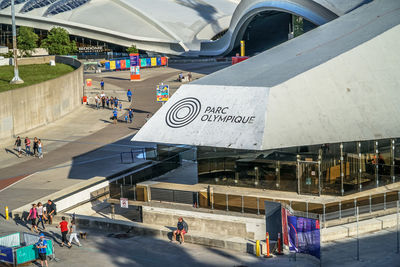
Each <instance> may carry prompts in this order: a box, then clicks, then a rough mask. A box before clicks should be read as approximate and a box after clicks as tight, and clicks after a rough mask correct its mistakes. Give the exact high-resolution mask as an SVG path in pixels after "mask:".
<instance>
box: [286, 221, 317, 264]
mask: <svg viewBox="0 0 400 267" xmlns="http://www.w3.org/2000/svg"><path fill="white" fill-rule="evenodd" d="M287 218H288V227H289V249H290V251H295V252H298V253H306V254H310V255H312V256H315V257H317V258H320V247H321V246H320V227H319V221H318V220H314V219H309V218H303V217H296V216H288V217H287Z"/></svg>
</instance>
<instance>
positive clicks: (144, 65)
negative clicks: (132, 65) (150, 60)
mask: <svg viewBox="0 0 400 267" xmlns="http://www.w3.org/2000/svg"><path fill="white" fill-rule="evenodd" d="M146 62H147V61H146V59H145V58H141V59H140V67H142V68H143V67H146V66H147V64H146Z"/></svg>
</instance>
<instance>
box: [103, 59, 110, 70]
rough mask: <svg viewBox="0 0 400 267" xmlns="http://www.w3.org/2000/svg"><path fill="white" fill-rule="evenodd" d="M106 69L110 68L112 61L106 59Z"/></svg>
mask: <svg viewBox="0 0 400 267" xmlns="http://www.w3.org/2000/svg"><path fill="white" fill-rule="evenodd" d="M104 65H105V67H106V70H110V61H106V63H104Z"/></svg>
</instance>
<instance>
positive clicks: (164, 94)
mask: <svg viewBox="0 0 400 267" xmlns="http://www.w3.org/2000/svg"><path fill="white" fill-rule="evenodd" d="M156 94H157V102H167V101H168V100H169V86H168V85H158V86H157V93H156Z"/></svg>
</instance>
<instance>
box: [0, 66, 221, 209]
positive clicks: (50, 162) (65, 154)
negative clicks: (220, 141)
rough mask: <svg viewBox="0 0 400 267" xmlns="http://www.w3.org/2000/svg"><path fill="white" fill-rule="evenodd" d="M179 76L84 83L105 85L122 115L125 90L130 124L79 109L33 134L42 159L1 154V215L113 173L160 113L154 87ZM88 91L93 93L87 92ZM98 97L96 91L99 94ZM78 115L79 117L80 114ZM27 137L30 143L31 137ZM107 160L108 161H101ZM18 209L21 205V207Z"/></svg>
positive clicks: (109, 77)
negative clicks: (148, 120) (41, 144)
mask: <svg viewBox="0 0 400 267" xmlns="http://www.w3.org/2000/svg"><path fill="white" fill-rule="evenodd" d="M212 66H213V67H210V65H207V64H201V65H199V66H195V67H193V66H184V67H188V68H190V70H191V71H193V69H194V70H195V69H196V68H197V69H199V72H200V73H201V75H204V74H206V73H207V72H208V73H209V72H212V71H215V70H216V68H222V67H225V66H226V65H222V64H213V65H212ZM179 72H180V70H179V69H175V68H158V69H146V70H143V71H142V75H143V77H144V79H143V80H142V81H136V82H131V81H130V80H129V72H127V71H126V72H108V73H101V74H87V75H86V77H85V78H92V79H93V84H94V85H93V87H94V88H99V86H98V84H99V82H100V81H101V79H104V81H105V92H106V94H107V91H109V92H110V91H111V92H110V94H111V95H112V94H117V96H118V97H119V98H120V99H121V100H123V102H122V103H123V105H124V109H125V108H127V107H128V105H127V104H129V103H128V102H127V101H126V100H127V97H126V91H127V89H128V88H131V89H132V92H133V101H132V103H131V106H132V107H133V108H134V119H133V123H132V124H130V123H128V124H126V123H120V122H119V123H118V124H117V125H113V124H111V121H110V120H109V118H110V117H111V115H112V114H111V113H112V112H111V110H102V109H100V110H94V109H90V108H87V107H80V108H79V109H77V111H76V112H73V113H71V114H69V115H68V116H66V117H64V118H63V119H61V120H59V121H57V122H54V123H52V124H49V125H47V126H44V127H41V128H39V129H37V130H34V131H32V136H33V137H34V136H37V137H38V138H41V139H42V140H48V141H44V151H45V152H46V153H45V155H44V158H43V159H40V160H39V159H37V158H34V159H30V158H24V159H22V158H17V157H15V156H14V155H8V154H6V153H5V152H3V153H0V166H2V167H3V166H7V167H3V168H1V169H0V190H2V189H3V191H1V194H0V207H1V210H0V213H3V212H4V210H3V207H4V206H5V205H6V204H7V205H9V207H10V209H12V208H16V207H19V206H22V205H23V204H26V203H29V202H31V201H34V200H35V199H37V198H39V197H40V195H42V194H45V195H47V194H50V193H53V192H55V191H57V190H59V189H60V188H62V187H63V186H67V185H68V184H70V183H73V182H74V179H90V178H91V177H93V174H92V171H93V172H95V173H96V176H102V175H103V176H104V175H105V173H106V172H105V171H106V170H113V166H114V165H115V164H116V162H118V160H119V159H118V157H117V155H118V156H119V153H120V152H122V151H126V150H123V149H125V148H127V149H130V147H132V146H133V144H132V142H130V139H131V136H132V135H133V134H135V133H136V131H137V130H138V129H139V128H140V127H141V126H142V125H143V124H144V123H145V122H146V117H147V115H149V116H151V115H152V114H153V113H154V112H156V111H157V110H158V108H159V107H161V104H160V103H157V102H156V101H155V95H156V94H155V92H156V85H157V84H160V83H161V82H162V81H165V80H167V79H170V78H171V77H173V76H176V75H177V74H178V73H179ZM91 90H97V89H93V88H92V89H91ZM100 93H101V91H100V90H99V94H100ZM113 96H115V95H113ZM81 110H82V112H80V111H81ZM125 112H126V111H125ZM119 116H120V114H119ZM26 135H27V134H25V133H24V134H23V135H21V136H23V137H24V136H26ZM28 136H29V137H31V135H28ZM82 136H83V137H82ZM50 140H56V141H50ZM117 140H120V141H117ZM69 141H73V142H69ZM116 141H117V142H116ZM114 142H116V143H115V144H113V145H108V146H107V144H110V143H114ZM9 144H10V143H9ZM11 144H12V143H11ZM121 148H123V149H121ZM3 151H4V150H3ZM108 156H110V158H111V159H107V158H105V157H108ZM13 157H14V158H13ZM83 157H84V158H83ZM99 158H104V159H103V160H102V161H94V162H93V164H86V163H85V164H82V165H81V166H80V168H77V167H76V165H77V164H75V163H78V162H79V161H80V159H82V160H83V159H84V160H88V159H99ZM68 162H69V163H70V167H66V168H65V170H64V171H61V169H57V170H58V171H57V172H55V171H54V172H47V170H49V169H51V168H54V167H56V166H61V165H68V164H66V163H68ZM13 163H15V164H13ZM71 163H72V167H71ZM68 168H69V170H68ZM37 172H39V173H37ZM34 173H36V174H35V175H34V176H31V177H28V178H26V179H25V180H20V182H18V184H16V185H15V186H11V187H9V188H7V189H4V188H5V187H6V186H9V185H10V184H11V183H14V182H15V181H17V180H18V179H22V178H24V177H26V176H28V175H31V174H34ZM47 173H52V174H47ZM50 176H51V177H55V178H57V181H55V180H49V179H47V178H49V177H50ZM47 181H51V182H47ZM17 185H18V186H17ZM14 187H15V188H14ZM38 194H39V195H38ZM17 203H18V204H17ZM21 203H22V205H20V204H21Z"/></svg>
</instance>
